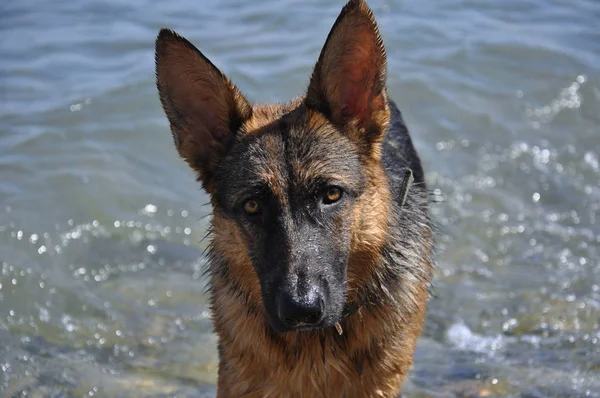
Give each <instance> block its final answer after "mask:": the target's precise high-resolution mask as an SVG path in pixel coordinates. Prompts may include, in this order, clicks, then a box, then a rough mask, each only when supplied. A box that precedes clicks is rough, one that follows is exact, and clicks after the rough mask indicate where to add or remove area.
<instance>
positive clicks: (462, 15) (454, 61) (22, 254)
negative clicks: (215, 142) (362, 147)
mask: <svg viewBox="0 0 600 398" xmlns="http://www.w3.org/2000/svg"><path fill="white" fill-rule="evenodd" d="M342 5H343V0H336V1H316V0H304V1H299V0H268V1H267V0H265V1H242V0H220V1H219V0H203V1H202V2H200V1H191V0H177V1H168V2H154V1H149V0H131V1H129V2H124V1H115V0H109V1H97V0H77V1H65V0H57V1H54V2H47V1H39V0H37V1H36V0H19V1H13V2H8V1H5V2H3V4H2V10H1V11H0V33H1V34H0V100H1V101H0V371H1V374H0V395H1V396H7V397H13V396H35V397H83V396H110V397H145V396H164V397H167V396H178V397H186V396H187V397H192V396H204V395H205V396H214V393H215V388H214V383H215V379H216V373H215V372H216V368H217V355H216V349H215V337H214V335H213V334H212V332H211V326H210V322H209V320H208V313H207V310H206V297H205V295H204V294H203V291H204V290H203V289H204V285H205V281H204V280H203V279H202V275H201V270H202V267H203V264H204V261H205V259H204V257H203V255H202V250H203V248H204V246H205V245H206V242H202V238H203V236H204V234H205V232H206V227H207V218H206V217H205V216H207V214H208V213H209V211H210V209H209V207H208V206H206V205H205V204H206V202H207V198H206V196H205V194H204V193H203V192H202V191H201V190H200V188H199V185H198V184H197V183H195V182H194V178H193V175H192V173H191V172H190V171H188V169H187V166H185V165H184V163H183V162H182V161H181V160H179V159H178V157H177V155H176V152H175V149H174V147H173V145H172V141H171V137H170V133H169V129H168V125H167V120H166V118H165V116H164V114H163V112H162V110H161V108H160V105H159V101H158V99H157V92H156V89H155V84H154V65H153V41H154V38H155V36H156V34H157V32H158V30H159V28H160V27H162V26H169V27H171V28H173V29H175V30H177V31H178V32H180V33H181V34H183V35H185V36H186V37H187V38H189V39H190V40H191V41H192V42H193V43H195V44H196V45H197V46H198V47H199V48H200V49H201V50H202V51H203V52H204V53H205V54H206V55H207V56H209V57H210V58H211V59H212V60H213V62H215V63H216V64H217V65H218V66H219V67H221V68H222V69H223V70H224V71H225V72H226V73H227V74H228V75H229V76H231V77H232V79H233V80H234V81H235V82H236V83H237V84H238V86H239V87H240V88H241V89H242V91H243V92H244V93H245V94H246V95H247V97H249V98H250V99H252V100H253V101H255V102H270V101H284V100H287V99H289V98H291V97H293V96H295V95H297V94H301V93H302V92H303V91H304V89H305V87H306V85H307V82H308V77H309V74H310V72H311V68H312V66H313V63H314V62H315V61H316V59H317V56H318V53H319V51H320V49H321V46H322V45H323V43H324V41H325V38H326V35H327V33H328V31H329V29H330V27H331V25H332V24H333V22H334V20H335V18H336V16H337V14H338V12H339V11H340V9H341V7H342ZM370 5H371V6H372V8H373V10H374V12H375V14H376V17H377V19H378V21H379V25H380V29H381V32H382V35H383V37H384V41H385V44H386V46H387V49H388V56H389V89H390V93H391V95H392V97H393V98H394V99H395V100H396V101H397V103H398V104H399V106H400V108H401V109H402V110H403V112H404V115H405V118H406V121H407V123H408V125H409V127H410V129H411V132H412V135H413V139H414V140H415V144H416V146H417V148H418V150H419V152H420V153H421V155H422V158H423V161H424V164H425V167H426V170H427V179H428V181H429V183H430V187H431V189H432V190H434V192H433V199H435V200H436V201H437V202H438V203H436V204H433V205H432V215H433V217H434V218H435V220H436V222H437V223H438V225H439V234H438V246H439V262H440V268H439V270H438V272H437V282H436V286H435V294H436V297H435V298H433V299H432V300H431V302H430V306H429V319H428V321H427V327H426V332H425V335H424V337H423V338H422V339H421V340H420V343H419V347H418V350H417V353H416V357H415V366H414V369H413V371H412V373H411V377H410V381H409V382H408V383H407V384H406V386H405V389H404V394H405V396H406V397H427V396H433V397H455V396H456V397H458V396H513V397H583V396H593V397H600V342H599V340H600V332H599V323H600V263H599V260H598V258H599V257H600V224H599V222H598V219H599V217H600V164H599V163H600V30H599V29H598V26H599V25H598V24H599V21H600V2H599V1H598V0H573V1H570V2H566V1H561V0H506V1H502V2H500V1H495V0H480V1H473V0H446V1H441V0H435V1H434V0H432V1H422V0H420V1H416V0H404V1H397V0H371V2H370Z"/></svg>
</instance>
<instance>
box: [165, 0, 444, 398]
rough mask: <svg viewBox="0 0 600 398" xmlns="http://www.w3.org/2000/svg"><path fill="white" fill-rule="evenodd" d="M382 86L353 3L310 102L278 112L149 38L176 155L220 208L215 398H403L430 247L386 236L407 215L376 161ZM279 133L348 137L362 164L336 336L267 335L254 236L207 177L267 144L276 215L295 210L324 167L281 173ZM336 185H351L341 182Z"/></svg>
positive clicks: (379, 58) (299, 163) (368, 19)
mask: <svg viewBox="0 0 600 398" xmlns="http://www.w3.org/2000/svg"><path fill="white" fill-rule="evenodd" d="M190 54H193V55H190ZM385 79H386V65H385V50H384V48H383V44H382V40H381V37H380V36H379V32H378V30H377V26H376V23H375V20H374V18H373V15H372V13H371V11H370V10H369V8H368V7H367V5H366V4H365V3H364V1H362V0H351V1H350V2H349V3H348V5H346V7H344V9H343V11H342V13H341V14H340V16H339V17H338V20H337V21H336V23H335V24H334V27H333V29H332V32H331V33H330V34H329V37H328V38H327V41H326V44H325V47H324V49H323V51H322V53H321V55H320V57H319V60H318V62H317V64H316V66H315V71H314V73H313V75H312V77H311V81H310V84H309V88H308V90H307V95H306V96H305V97H302V98H298V99H296V100H294V101H292V102H291V103H289V104H285V105H263V106H251V105H250V104H249V103H248V102H247V101H246V99H244V97H243V96H242V94H241V93H240V91H239V90H238V89H237V88H236V87H235V85H233V83H231V81H229V80H228V79H227V78H226V77H225V76H224V75H223V74H222V73H221V72H220V71H219V70H218V69H217V68H216V67H215V66H214V65H213V64H212V63H210V61H208V59H206V58H205V57H204V56H203V55H202V54H201V53H200V52H199V51H197V50H196V49H195V48H194V47H193V46H192V45H191V44H189V42H187V41H186V40H185V39H183V38H181V37H179V36H177V35H176V34H174V33H173V32H166V33H164V32H161V35H160V36H159V39H158V40H157V82H158V87H159V91H160V94H161V101H162V103H163V107H164V108H165V111H166V113H167V116H168V117H169V120H170V122H171V129H172V132H173V136H174V140H175V144H176V147H177V149H178V151H179V153H180V154H181V156H182V157H183V158H184V159H185V160H186V161H187V162H188V163H189V164H190V166H191V167H192V168H193V169H194V170H195V171H196V172H197V173H198V178H199V180H200V181H202V183H203V186H204V188H205V189H206V190H207V192H208V193H209V194H211V198H212V204H213V209H214V212H213V218H212V229H211V230H212V242H211V247H212V252H211V255H212V258H213V264H212V265H211V267H210V268H209V277H210V285H211V309H212V313H213V324H214V327H215V331H216V333H217V335H218V337H219V356H220V365H219V375H218V379H219V381H218V397H219V398H229V397H282V396H285V397H348V398H350V397H395V396H397V394H398V391H399V390H400V387H401V385H402V383H403V381H404V379H405V377H406V375H407V373H408V370H409V368H410V365H411V363H412V356H413V352H414V349H415V345H416V341H417V338H418V336H419V335H420V334H421V331H422V325H423V322H424V319H425V313H426V301H427V299H428V286H429V277H430V272H431V263H432V260H431V250H432V243H431V234H430V228H429V225H428V220H425V219H418V220H416V221H415V222H414V223H415V224H418V230H413V231H407V232H406V233H405V234H406V235H405V237H406V241H407V242H409V241H414V242H417V243H416V245H417V248H416V249H415V248H413V247H412V246H410V244H409V243H405V242H404V241H402V242H396V241H395V240H396V239H398V238H397V237H396V235H392V234H391V232H390V231H391V229H392V228H396V229H397V228H398V225H400V224H401V223H402V222H406V220H405V219H404V218H402V217H409V216H406V215H398V210H397V209H396V208H395V207H394V206H395V205H394V201H395V199H394V197H393V193H392V191H391V188H390V187H391V181H390V179H389V176H388V174H387V173H386V170H385V169H384V167H383V165H382V162H381V160H382V141H383V137H384V133H385V132H386V130H387V129H388V126H389V124H390V106H389V103H388V98H387V91H386V88H385ZM280 124H285V125H290V126H304V127H298V128H293V129H291V130H290V131H289V132H288V133H287V134H289V135H290V137H293V136H294V135H296V134H308V133H307V132H306V131H311V134H315V135H318V136H320V137H322V138H323V137H325V138H327V139H328V137H332V138H331V140H332V142H334V141H335V140H341V139H344V140H346V141H348V140H349V141H350V142H352V143H353V145H354V147H356V153H357V154H358V156H359V157H360V160H361V170H360V173H361V175H363V176H364V180H365V181H364V190H363V191H362V193H361V195H360V196H359V197H358V198H357V199H356V201H355V202H354V203H353V205H352V206H353V207H352V211H351V213H350V217H347V218H338V219H334V221H333V223H334V225H335V227H336V228H338V229H340V230H344V231H350V236H351V238H350V251H349V257H348V262H347V292H348V293H347V302H348V304H349V308H352V309H353V310H352V311H351V312H350V313H349V314H346V315H345V316H344V318H343V319H341V321H340V325H341V328H342V334H341V335H340V334H339V333H338V331H337V330H336V328H326V329H318V330H309V331H289V332H286V333H275V332H274V331H273V330H272V329H270V328H269V327H268V325H267V324H266V321H265V308H264V306H263V298H262V296H261V283H260V280H259V277H258V276H257V273H256V271H255V267H254V266H253V261H252V259H251V256H250V254H249V245H250V241H249V237H248V235H247V234H246V233H245V232H244V230H243V229H242V228H241V227H240V224H239V222H236V220H235V218H232V217H231V216H230V215H229V214H227V213H226V211H225V210H224V209H223V208H222V205H221V203H220V202H219V200H218V198H217V196H216V189H217V188H216V185H215V181H214V178H213V173H214V169H215V167H216V164H217V163H218V162H221V164H222V163H226V162H227V161H228V160H227V157H226V156H228V155H227V148H228V147H230V146H231V142H232V140H237V141H238V142H239V141H241V140H244V139H245V138H248V137H264V138H263V141H262V143H263V144H262V151H263V152H264V153H265V154H266V155H265V159H264V160H263V161H261V162H260V163H257V165H255V167H256V168H257V170H258V176H259V178H260V179H261V180H262V181H264V182H266V184H267V185H268V187H269V189H270V191H271V192H272V193H273V195H274V196H275V197H276V198H277V201H279V202H280V205H281V206H282V207H285V206H286V203H287V201H289V200H290V198H289V196H288V192H289V184H291V183H302V182H303V181H309V180H311V178H313V177H314V176H315V175H317V174H318V173H319V170H321V169H322V168H324V167H327V164H326V162H327V159H322V158H319V157H310V156H309V157H307V158H306V159H304V158H302V157H298V158H294V159H291V160H290V162H291V165H290V167H291V172H292V173H293V174H294V176H293V177H290V176H289V175H288V173H290V170H283V169H282V167H281V159H283V158H284V157H285V156H286V155H285V153H283V150H282V147H281V145H280V141H279V140H278V139H277V136H275V135H274V136H272V137H271V136H269V133H270V132H272V131H277V129H278V126H279V125H280ZM307 126H308V127H307ZM232 132H236V135H235V136H234V135H233V134H232ZM340 132H342V133H343V136H341V135H340ZM346 141H344V142H346ZM332 150H335V147H334V146H333V145H332ZM223 159H224V160H223ZM336 177H337V179H340V180H343V179H344V178H346V177H345V174H344V173H342V172H340V174H339V176H336ZM233 195H235V193H233ZM419 195H421V196H419ZM417 196H418V197H415V198H411V199H409V205H410V206H421V205H420V204H419V203H421V202H423V201H424V199H423V197H422V196H423V194H422V193H419V194H417ZM408 221H410V220H408ZM399 223H400V224H399ZM292 227H293V226H291V225H288V226H286V228H288V229H290V228H292ZM390 245H396V246H398V247H400V249H395V250H396V251H398V250H400V251H401V256H404V257H405V259H404V260H405V263H403V264H404V265H402V267H405V268H406V271H402V278H401V279H400V280H398V281H395V282H394V291H388V289H387V286H388V284H387V282H386V280H387V279H390V278H391V277H390V276H389V275H387V274H386V272H390V271H389V270H391V269H393V267H395V266H396V265H395V264H394V263H393V261H392V260H390V259H389V258H387V257H385V256H384V254H383V253H384V250H385V249H386V248H387V247H388V246H390ZM404 260H403V261H404ZM390 261H392V262H391V263H390ZM398 266H399V265H398ZM403 270H404V268H403ZM394 272H396V271H394Z"/></svg>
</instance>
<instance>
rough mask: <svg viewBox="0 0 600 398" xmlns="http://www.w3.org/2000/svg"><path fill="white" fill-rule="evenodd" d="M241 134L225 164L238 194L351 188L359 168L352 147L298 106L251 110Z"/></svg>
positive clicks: (318, 117)
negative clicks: (258, 189)
mask: <svg viewBox="0 0 600 398" xmlns="http://www.w3.org/2000/svg"><path fill="white" fill-rule="evenodd" d="M241 133H242V134H240V137H239V141H238V142H237V143H236V145H235V149H234V150H233V151H232V153H231V154H230V156H229V162H228V163H229V170H232V168H234V169H235V170H236V172H235V173H233V174H234V175H235V178H232V179H229V182H230V183H231V184H232V185H233V186H235V187H239V188H240V189H241V188H243V187H245V186H260V185H267V186H268V188H269V190H270V191H272V192H273V193H274V194H275V195H276V196H279V197H281V198H284V197H285V196H286V195H288V194H289V192H291V190H290V188H294V190H296V189H298V190H306V189H308V188H309V186H310V185H314V184H315V182H316V181H317V180H337V181H342V182H346V183H347V184H350V185H352V181H350V180H352V179H356V178H355V177H356V173H357V170H359V169H360V162H359V158H358V155H357V148H356V145H355V144H353V143H352V141H351V140H350V139H349V138H347V137H346V136H345V135H344V134H342V133H340V132H339V131H338V130H337V129H336V128H335V127H334V126H333V125H331V124H330V123H329V122H328V121H327V119H326V118H325V117H324V116H322V115H320V114H318V113H312V112H310V111H307V110H306V109H304V108H303V107H302V106H301V105H300V106H297V105H296V106H295V107H294V104H292V106H287V107H274V106H268V107H261V108H257V109H255V111H254V115H253V117H252V119H251V120H249V121H248V122H247V123H246V124H245V125H244V126H243V129H242V131H241ZM233 164H235V166H233ZM232 166H233V167H232ZM232 188H233V187H232Z"/></svg>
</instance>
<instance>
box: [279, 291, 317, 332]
mask: <svg viewBox="0 0 600 398" xmlns="http://www.w3.org/2000/svg"><path fill="white" fill-rule="evenodd" d="M277 307H278V308H277V309H278V314H279V319H280V320H281V321H282V322H283V323H285V324H286V325H287V326H288V327H290V328H297V327H301V326H315V325H318V324H319V322H321V320H323V316H324V310H325V302H324V301H323V297H322V296H321V294H320V293H319V292H318V291H316V290H311V291H310V292H308V293H307V294H304V295H302V296H301V297H294V296H293V295H292V294H290V293H289V292H282V293H281V294H280V295H279V297H278V299H277Z"/></svg>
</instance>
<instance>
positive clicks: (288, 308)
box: [213, 106, 364, 332]
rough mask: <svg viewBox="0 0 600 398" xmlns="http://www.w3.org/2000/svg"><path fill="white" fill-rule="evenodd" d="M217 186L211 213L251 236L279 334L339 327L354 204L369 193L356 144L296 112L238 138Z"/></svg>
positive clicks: (217, 176) (269, 310)
mask: <svg viewBox="0 0 600 398" xmlns="http://www.w3.org/2000/svg"><path fill="white" fill-rule="evenodd" d="M300 108H302V106H301V107H300ZM214 177H215V178H214V184H215V190H214V198H213V199H214V200H213V204H214V205H215V206H218V207H219V208H220V213H221V214H224V215H225V216H227V217H230V218H232V219H234V220H235V221H236V223H237V225H238V226H239V228H240V230H241V231H243V233H244V235H245V237H246V240H247V242H248V248H249V254H250V258H251V259H252V263H253V267H254V270H255V271H256V274H257V275H258V279H259V281H260V285H261V290H262V299H263V304H264V308H265V312H266V315H267V319H268V321H269V324H270V325H271V327H272V328H273V329H274V330H276V331H278V332H284V331H288V330H293V329H299V330H302V329H315V328H325V327H330V326H333V325H334V324H335V323H336V322H338V321H339V320H340V318H341V316H342V312H343V310H344V307H345V304H346V291H347V288H346V273H347V262H348V256H349V251H350V242H351V231H352V228H351V226H352V225H351V224H352V221H353V204H354V201H355V199H356V198H357V197H359V196H360V195H361V193H362V192H363V189H364V177H363V175H362V174H361V162H360V156H359V154H358V153H357V147H356V145H355V144H353V143H352V142H351V140H350V139H349V138H348V137H347V136H345V135H344V134H342V133H341V132H339V131H338V130H337V129H336V128H335V127H333V126H332V125H331V124H329V123H328V122H326V121H324V119H323V118H319V117H310V115H309V113H308V112H306V110H305V109H296V110H294V111H292V112H290V113H289V114H287V115H284V116H283V117H282V118H280V119H278V120H276V121H275V122H272V123H270V124H268V125H267V126H264V127H262V128H261V129H260V130H259V131H255V132H252V133H251V134H245V135H239V136H238V139H236V140H235V142H234V143H233V144H232V147H231V149H230V150H229V151H228V153H227V155H226V156H224V157H223V158H222V160H221V161H220V162H219V164H218V165H217V167H216V170H215V175H214Z"/></svg>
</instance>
